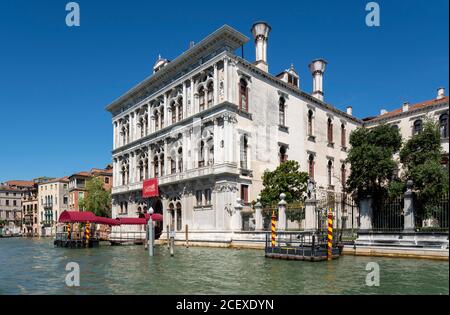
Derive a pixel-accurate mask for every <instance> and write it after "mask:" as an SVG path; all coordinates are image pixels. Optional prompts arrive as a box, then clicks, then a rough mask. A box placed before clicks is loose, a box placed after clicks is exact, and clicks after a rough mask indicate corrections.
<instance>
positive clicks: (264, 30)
mask: <svg viewBox="0 0 450 315" xmlns="http://www.w3.org/2000/svg"><path fill="white" fill-rule="evenodd" d="M271 29H272V28H271V27H270V25H269V24H267V23H266V22H256V23H254V24H253V26H252V34H253V38H254V39H255V56H256V60H255V65H256V66H257V67H258V68H259V69H261V70H263V71H265V72H269V65H268V64H267V41H268V40H269V33H270V31H271Z"/></svg>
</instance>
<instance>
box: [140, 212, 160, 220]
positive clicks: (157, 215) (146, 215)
mask: <svg viewBox="0 0 450 315" xmlns="http://www.w3.org/2000/svg"><path fill="white" fill-rule="evenodd" d="M144 218H145V220H147V221H148V220H149V219H150V213H144ZM152 220H153V221H162V220H163V215H162V214H159V213H153V214H152Z"/></svg>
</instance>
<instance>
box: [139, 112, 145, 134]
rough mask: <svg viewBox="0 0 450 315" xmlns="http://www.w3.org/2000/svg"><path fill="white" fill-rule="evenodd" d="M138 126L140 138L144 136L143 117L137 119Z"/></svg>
mask: <svg viewBox="0 0 450 315" xmlns="http://www.w3.org/2000/svg"><path fill="white" fill-rule="evenodd" d="M139 126H140V127H141V138H142V137H143V136H145V123H144V117H141V119H139Z"/></svg>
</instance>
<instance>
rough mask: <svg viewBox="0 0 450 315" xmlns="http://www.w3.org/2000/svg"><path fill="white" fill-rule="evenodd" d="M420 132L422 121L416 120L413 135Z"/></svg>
mask: <svg viewBox="0 0 450 315" xmlns="http://www.w3.org/2000/svg"><path fill="white" fill-rule="evenodd" d="M421 132H422V119H417V120H415V121H414V123H413V135H417V134H419V133H421Z"/></svg>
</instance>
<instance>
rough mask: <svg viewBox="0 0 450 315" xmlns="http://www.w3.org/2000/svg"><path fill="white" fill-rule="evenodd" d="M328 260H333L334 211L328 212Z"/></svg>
mask: <svg viewBox="0 0 450 315" xmlns="http://www.w3.org/2000/svg"><path fill="white" fill-rule="evenodd" d="M327 253H328V255H327V257H328V260H331V259H333V210H332V209H331V208H330V211H329V212H328V252H327Z"/></svg>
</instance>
